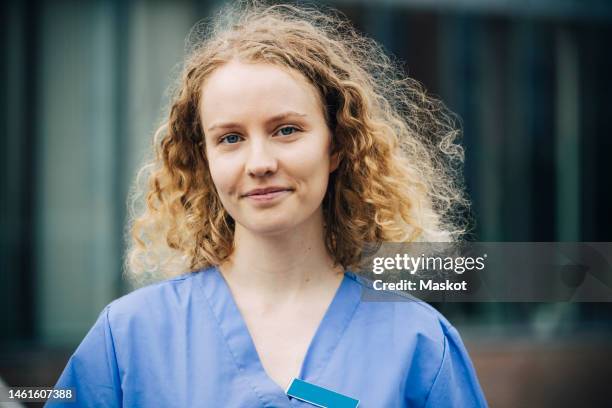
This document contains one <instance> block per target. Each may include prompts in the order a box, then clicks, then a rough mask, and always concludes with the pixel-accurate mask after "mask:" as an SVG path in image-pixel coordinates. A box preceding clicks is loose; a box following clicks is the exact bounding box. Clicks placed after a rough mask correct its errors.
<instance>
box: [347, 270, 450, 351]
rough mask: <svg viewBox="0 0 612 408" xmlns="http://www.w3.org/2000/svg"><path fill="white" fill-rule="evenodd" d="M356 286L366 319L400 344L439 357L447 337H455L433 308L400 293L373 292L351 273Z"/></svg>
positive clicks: (364, 281)
mask: <svg viewBox="0 0 612 408" xmlns="http://www.w3.org/2000/svg"><path fill="white" fill-rule="evenodd" d="M349 276H350V277H351V278H352V279H353V280H354V281H355V282H356V283H358V284H359V286H360V289H361V302H360V305H359V309H360V310H361V312H362V313H363V314H364V315H366V316H367V317H366V318H368V319H371V320H373V321H378V322H380V323H378V324H379V325H380V326H381V327H380V329H382V330H385V331H388V332H390V333H393V336H394V338H396V339H397V340H398V342H400V343H403V344H412V343H413V342H414V345H415V346H416V347H417V348H418V347H421V348H424V349H427V350H428V351H429V352H432V353H434V354H437V355H438V356H440V357H441V356H442V354H443V353H444V349H445V343H446V342H447V337H448V336H455V335H458V334H457V332H456V329H455V328H454V327H453V325H452V324H451V323H450V322H449V321H448V320H447V319H446V318H445V317H444V316H443V315H442V314H441V313H440V312H439V311H438V310H436V309H435V308H434V307H433V306H431V305H429V304H428V303H427V302H425V301H422V300H420V299H418V298H416V297H414V296H411V295H409V294H407V293H404V292H400V291H389V290H376V289H374V287H373V285H372V282H371V281H369V280H368V279H366V278H364V277H362V276H359V275H356V274H354V273H350V274H349Z"/></svg>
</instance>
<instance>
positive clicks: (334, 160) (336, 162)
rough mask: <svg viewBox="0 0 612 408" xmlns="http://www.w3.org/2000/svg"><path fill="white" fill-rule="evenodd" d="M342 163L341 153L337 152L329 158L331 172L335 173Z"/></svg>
mask: <svg viewBox="0 0 612 408" xmlns="http://www.w3.org/2000/svg"><path fill="white" fill-rule="evenodd" d="M341 161H342V155H341V154H340V152H336V153H334V154H332V155H331V156H329V172H330V173H332V172H334V171H335V170H336V169H337V168H338V166H340V162H341Z"/></svg>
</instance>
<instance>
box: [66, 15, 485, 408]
mask: <svg viewBox="0 0 612 408" xmlns="http://www.w3.org/2000/svg"><path fill="white" fill-rule="evenodd" d="M215 23H216V24H215V25H214V26H213V27H214V28H213V29H211V30H208V31H207V32H206V33H205V34H204V36H203V38H196V40H195V41H194V43H195V45H196V46H195V47H193V48H192V49H191V50H190V53H189V56H188V58H187V60H186V62H185V67H184V72H183V76H182V79H181V82H180V85H179V87H178V92H177V93H176V95H175V98H174V99H173V101H172V105H171V109H170V113H169V118H168V121H167V123H166V124H165V125H164V126H163V127H162V128H161V129H160V130H159V132H158V136H159V139H160V140H159V142H158V143H157V144H156V145H157V146H158V155H157V158H156V160H155V161H154V162H153V163H152V164H151V165H148V166H146V167H145V170H150V171H149V173H148V174H149V178H148V179H149V183H148V186H149V187H148V188H149V191H148V194H147V196H146V206H145V209H144V212H143V213H142V214H140V215H139V216H137V217H136V218H135V220H134V223H133V236H134V242H135V244H134V246H133V247H132V249H131V252H130V257H129V261H130V262H129V267H130V269H129V270H130V277H131V278H132V279H134V280H144V279H146V278H147V277H149V278H150V277H152V276H153V277H159V276H165V277H167V278H169V279H166V280H164V281H162V282H159V283H156V284H154V285H150V286H147V287H145V288H141V289H139V290H137V291H134V292H132V293H131V294H129V295H127V296H124V297H122V298H120V299H118V300H116V301H114V302H112V303H111V304H110V305H109V306H107V307H106V308H105V310H104V311H103V312H102V314H101V315H100V317H99V319H98V321H97V322H96V324H95V325H94V327H93V328H92V329H91V331H90V332H89V333H88V335H87V336H86V338H85V339H84V340H83V342H82V343H81V345H80V346H79V348H78V349H77V350H76V352H75V354H74V355H73V356H72V357H71V359H70V361H69V363H68V365H67V367H66V369H65V370H64V372H63V374H62V376H61V378H60V379H59V381H58V384H57V385H56V387H58V388H67V387H74V388H75V389H76V399H77V402H78V403H79V404H80V405H83V406H120V405H125V406H163V407H170V406H177V407H183V406H211V407H297V406H304V407H308V406H314V405H315V404H318V405H319V406H334V407H336V406H338V407H340V406H355V404H356V403H357V402H356V401H359V406H360V407H399V406H410V407H413V406H415V407H422V406H428V407H444V406H457V407H467V406H469V407H473V406H486V402H485V400H484V397H483V395H482V391H481V390H480V386H479V384H478V381H477V379H476V376H475V372H474V369H473V367H472V364H471V362H470V360H469V357H468V355H467V352H466V350H465V348H464V346H463V344H462V342H461V340H460V337H459V335H458V333H457V332H456V330H455V329H454V328H453V327H452V326H451V325H450V324H449V323H448V321H446V320H445V319H444V318H443V317H442V316H441V315H440V314H439V313H438V312H436V311H435V310H434V309H433V308H431V307H429V306H428V305H426V304H424V303H422V302H365V301H362V300H361V299H362V298H361V296H362V292H363V291H367V290H372V289H371V288H370V286H369V283H368V282H367V281H366V280H364V279H362V278H360V277H358V276H357V275H356V274H354V273H353V272H351V271H350V269H352V268H354V267H356V266H357V265H358V263H359V259H360V256H361V254H362V248H363V247H364V245H366V244H367V243H371V242H374V243H377V242H383V241H395V242H411V241H448V240H453V239H457V238H459V237H460V234H461V233H462V231H463V229H462V226H461V225H459V224H457V223H456V222H455V223H453V222H452V220H453V217H452V216H453V214H454V210H455V209H456V208H457V206H461V205H465V204H466V202H465V200H464V198H463V196H462V193H461V190H460V189H458V188H457V187H456V186H457V184H456V180H455V179H454V178H453V177H452V175H453V174H455V173H453V167H452V166H451V165H452V164H453V163H454V164H457V163H460V159H461V155H462V151H461V149H460V147H459V146H457V145H456V144H454V138H455V137H456V131H455V130H454V128H453V127H452V122H451V121H450V119H449V118H448V116H446V115H445V114H443V113H442V112H444V111H443V109H442V105H441V104H440V103H438V102H436V101H434V100H432V99H430V98H428V97H427V96H425V93H424V91H423V90H422V89H421V88H420V87H419V86H418V85H417V84H416V83H414V82H413V81H410V80H406V79H403V78H402V77H400V76H399V70H397V69H396V68H395V67H394V65H393V64H392V63H391V62H390V61H389V59H388V58H387V57H386V56H385V55H384V54H383V52H382V51H381V50H380V48H379V47H378V46H377V45H376V44H375V43H374V42H373V41H371V40H368V39H365V38H363V37H361V36H359V35H358V34H356V33H355V32H354V31H353V30H352V29H351V28H350V26H349V25H348V24H347V23H346V21H345V20H343V19H342V18H340V17H339V16H336V15H333V14H329V13H325V14H323V13H320V12H318V11H315V10H311V9H304V8H296V7H293V6H272V7H265V6H262V5H258V4H246V5H245V6H244V7H241V6H234V7H233V8H230V9H228V10H224V12H222V13H221V14H220V15H219V17H217V19H216V20H215ZM206 27H207V28H208V27H210V25H207V26H206ZM194 34H195V36H196V37H198V36H199V34H201V32H200V31H199V30H195V31H194ZM156 139H158V138H156ZM457 159H459V160H457ZM190 271H191V272H190ZM172 275H179V276H176V277H172ZM294 378H297V379H300V380H303V381H305V383H302V382H293V379H294ZM296 384H307V385H308V384H310V385H312V386H316V387H322V389H323V390H321V389H318V390H319V391H320V392H321V393H323V394H319V397H320V395H323V397H322V398H323V400H321V399H319V400H317V398H319V397H317V396H316V395H314V394H313V393H312V392H310V393H309V392H307V391H306V392H303V391H300V390H297V391H296V389H297V388H295V387H294V386H295V385H296ZM288 387H289V388H290V389H289V390H287V388H288ZM294 391H295V392H294ZM325 393H327V394H325ZM313 395H314V396H313ZM325 395H327V398H328V399H327V400H325V398H326V397H325ZM329 398H331V399H329ZM334 398H336V399H335V400H334ZM332 400H333V401H336V402H325V401H332ZM345 404H346V405H345Z"/></svg>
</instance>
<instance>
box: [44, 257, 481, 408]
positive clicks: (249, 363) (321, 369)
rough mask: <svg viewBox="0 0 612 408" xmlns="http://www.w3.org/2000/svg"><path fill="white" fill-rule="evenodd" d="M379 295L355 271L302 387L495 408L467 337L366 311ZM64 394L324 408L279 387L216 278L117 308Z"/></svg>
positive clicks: (120, 401) (81, 350)
mask: <svg viewBox="0 0 612 408" xmlns="http://www.w3.org/2000/svg"><path fill="white" fill-rule="evenodd" d="M368 290H374V289H372V288H371V283H370V282H369V281H367V280H365V279H363V278H362V277H360V276H357V275H355V274H354V273H352V272H345V275H344V278H343V280H342V282H341V284H340V287H339V288H338V290H337V292H336V294H335V296H334V298H333V300H332V302H331V304H330V306H329V308H328V310H327V311H326V313H325V315H324V317H323V320H322V321H321V323H320V325H319V327H318V329H317V331H316V333H315V336H314V337H313V339H312V342H311V344H310V346H309V348H308V351H307V353H306V356H305V358H304V361H303V363H302V368H301V371H300V374H299V377H298V378H300V379H302V380H304V381H308V382H310V383H313V384H316V385H319V386H322V387H325V388H327V389H330V390H332V391H335V392H338V393H341V394H344V395H346V396H349V397H352V398H355V399H358V400H360V403H359V408H379V407H436V408H442V407H486V406H487V403H486V401H485V398H484V396H483V393H482V390H481V388H480V385H479V383H478V380H477V378H476V373H475V371H474V368H473V366H472V363H471V361H470V358H469V356H468V353H467V351H466V349H465V347H464V345H463V343H462V341H461V338H460V337H459V334H458V333H457V330H456V329H455V328H454V327H453V326H452V325H451V324H450V323H449V322H448V321H447V320H446V319H445V318H444V317H443V316H442V315H441V314H440V313H439V312H437V311H436V310H435V309H434V308H432V307H431V306H429V305H428V304H426V303H424V302H420V301H383V302H368V301H363V300H362V299H361V296H362V291H368ZM376 296H377V297H379V296H380V293H379V292H378V291H377V293H376ZM393 296H397V295H396V294H393V293H389V299H391V300H392V298H393ZM296 318H297V319H299V316H296ZM55 387H56V388H68V387H74V388H75V389H76V400H77V401H76V403H75V404H67V405H68V406H83V407H100V406H104V407H118V406H127V407H191V406H198V407H248V408H252V407H303V408H308V407H310V408H312V407H313V405H310V404H308V403H305V402H302V401H299V400H297V399H294V398H290V397H288V396H287V395H286V394H285V390H283V389H281V387H280V386H279V385H277V384H276V383H275V382H274V381H273V380H272V379H271V378H270V377H268V375H267V374H266V372H265V370H264V368H263V366H262V364H261V362H260V360H259V357H258V355H257V351H256V349H255V345H254V344H253V341H252V339H251V336H250V334H249V331H248V329H247V326H246V324H245V322H244V320H243V319H242V316H241V314H240V312H239V310H238V307H237V306H236V303H235V302H234V299H233V297H232V294H231V292H230V289H229V287H228V285H227V282H226V281H225V279H224V278H223V275H222V274H221V273H220V272H219V270H218V269H217V268H215V267H211V268H208V269H205V270H202V271H199V272H194V273H190V274H187V275H182V276H179V277H177V278H174V279H171V280H167V281H164V282H160V283H157V284H154V285H151V286H148V287H145V288H142V289H139V290H136V291H134V292H132V293H130V294H128V295H126V296H123V297H122V298H119V299H117V300H115V301H114V302H112V303H110V304H109V305H108V306H107V307H106V308H105V309H104V310H103V312H102V313H101V314H100V317H99V318H98V320H97V321H96V323H95V325H94V326H93V327H92V328H91V330H90V331H89V333H88V334H87V336H86V337H85V339H84V340H83V341H82V343H81V344H80V345H79V347H78V348H77V350H76V351H75V353H74V354H73V355H72V357H71V358H70V360H69V361H68V364H67V366H66V368H65V369H64V371H63V373H62V375H61V377H60V378H59V380H58V382H57V384H56V386H55ZM47 405H48V406H54V407H55V406H61V405H62V404H59V403H48V404H47Z"/></svg>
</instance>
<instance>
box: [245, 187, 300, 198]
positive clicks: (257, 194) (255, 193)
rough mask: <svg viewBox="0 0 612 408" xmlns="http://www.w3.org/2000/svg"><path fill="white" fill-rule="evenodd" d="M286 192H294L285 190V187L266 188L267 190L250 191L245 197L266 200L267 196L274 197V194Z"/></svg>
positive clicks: (288, 189)
mask: <svg viewBox="0 0 612 408" xmlns="http://www.w3.org/2000/svg"><path fill="white" fill-rule="evenodd" d="M284 191H292V190H291V189H290V188H285V187H276V186H274V187H266V188H256V189H254V190H251V191H249V192H248V193H246V194H245V195H244V196H243V197H255V198H257V197H261V198H264V197H265V196H270V197H271V196H272V195H274V193H281V192H284Z"/></svg>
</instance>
